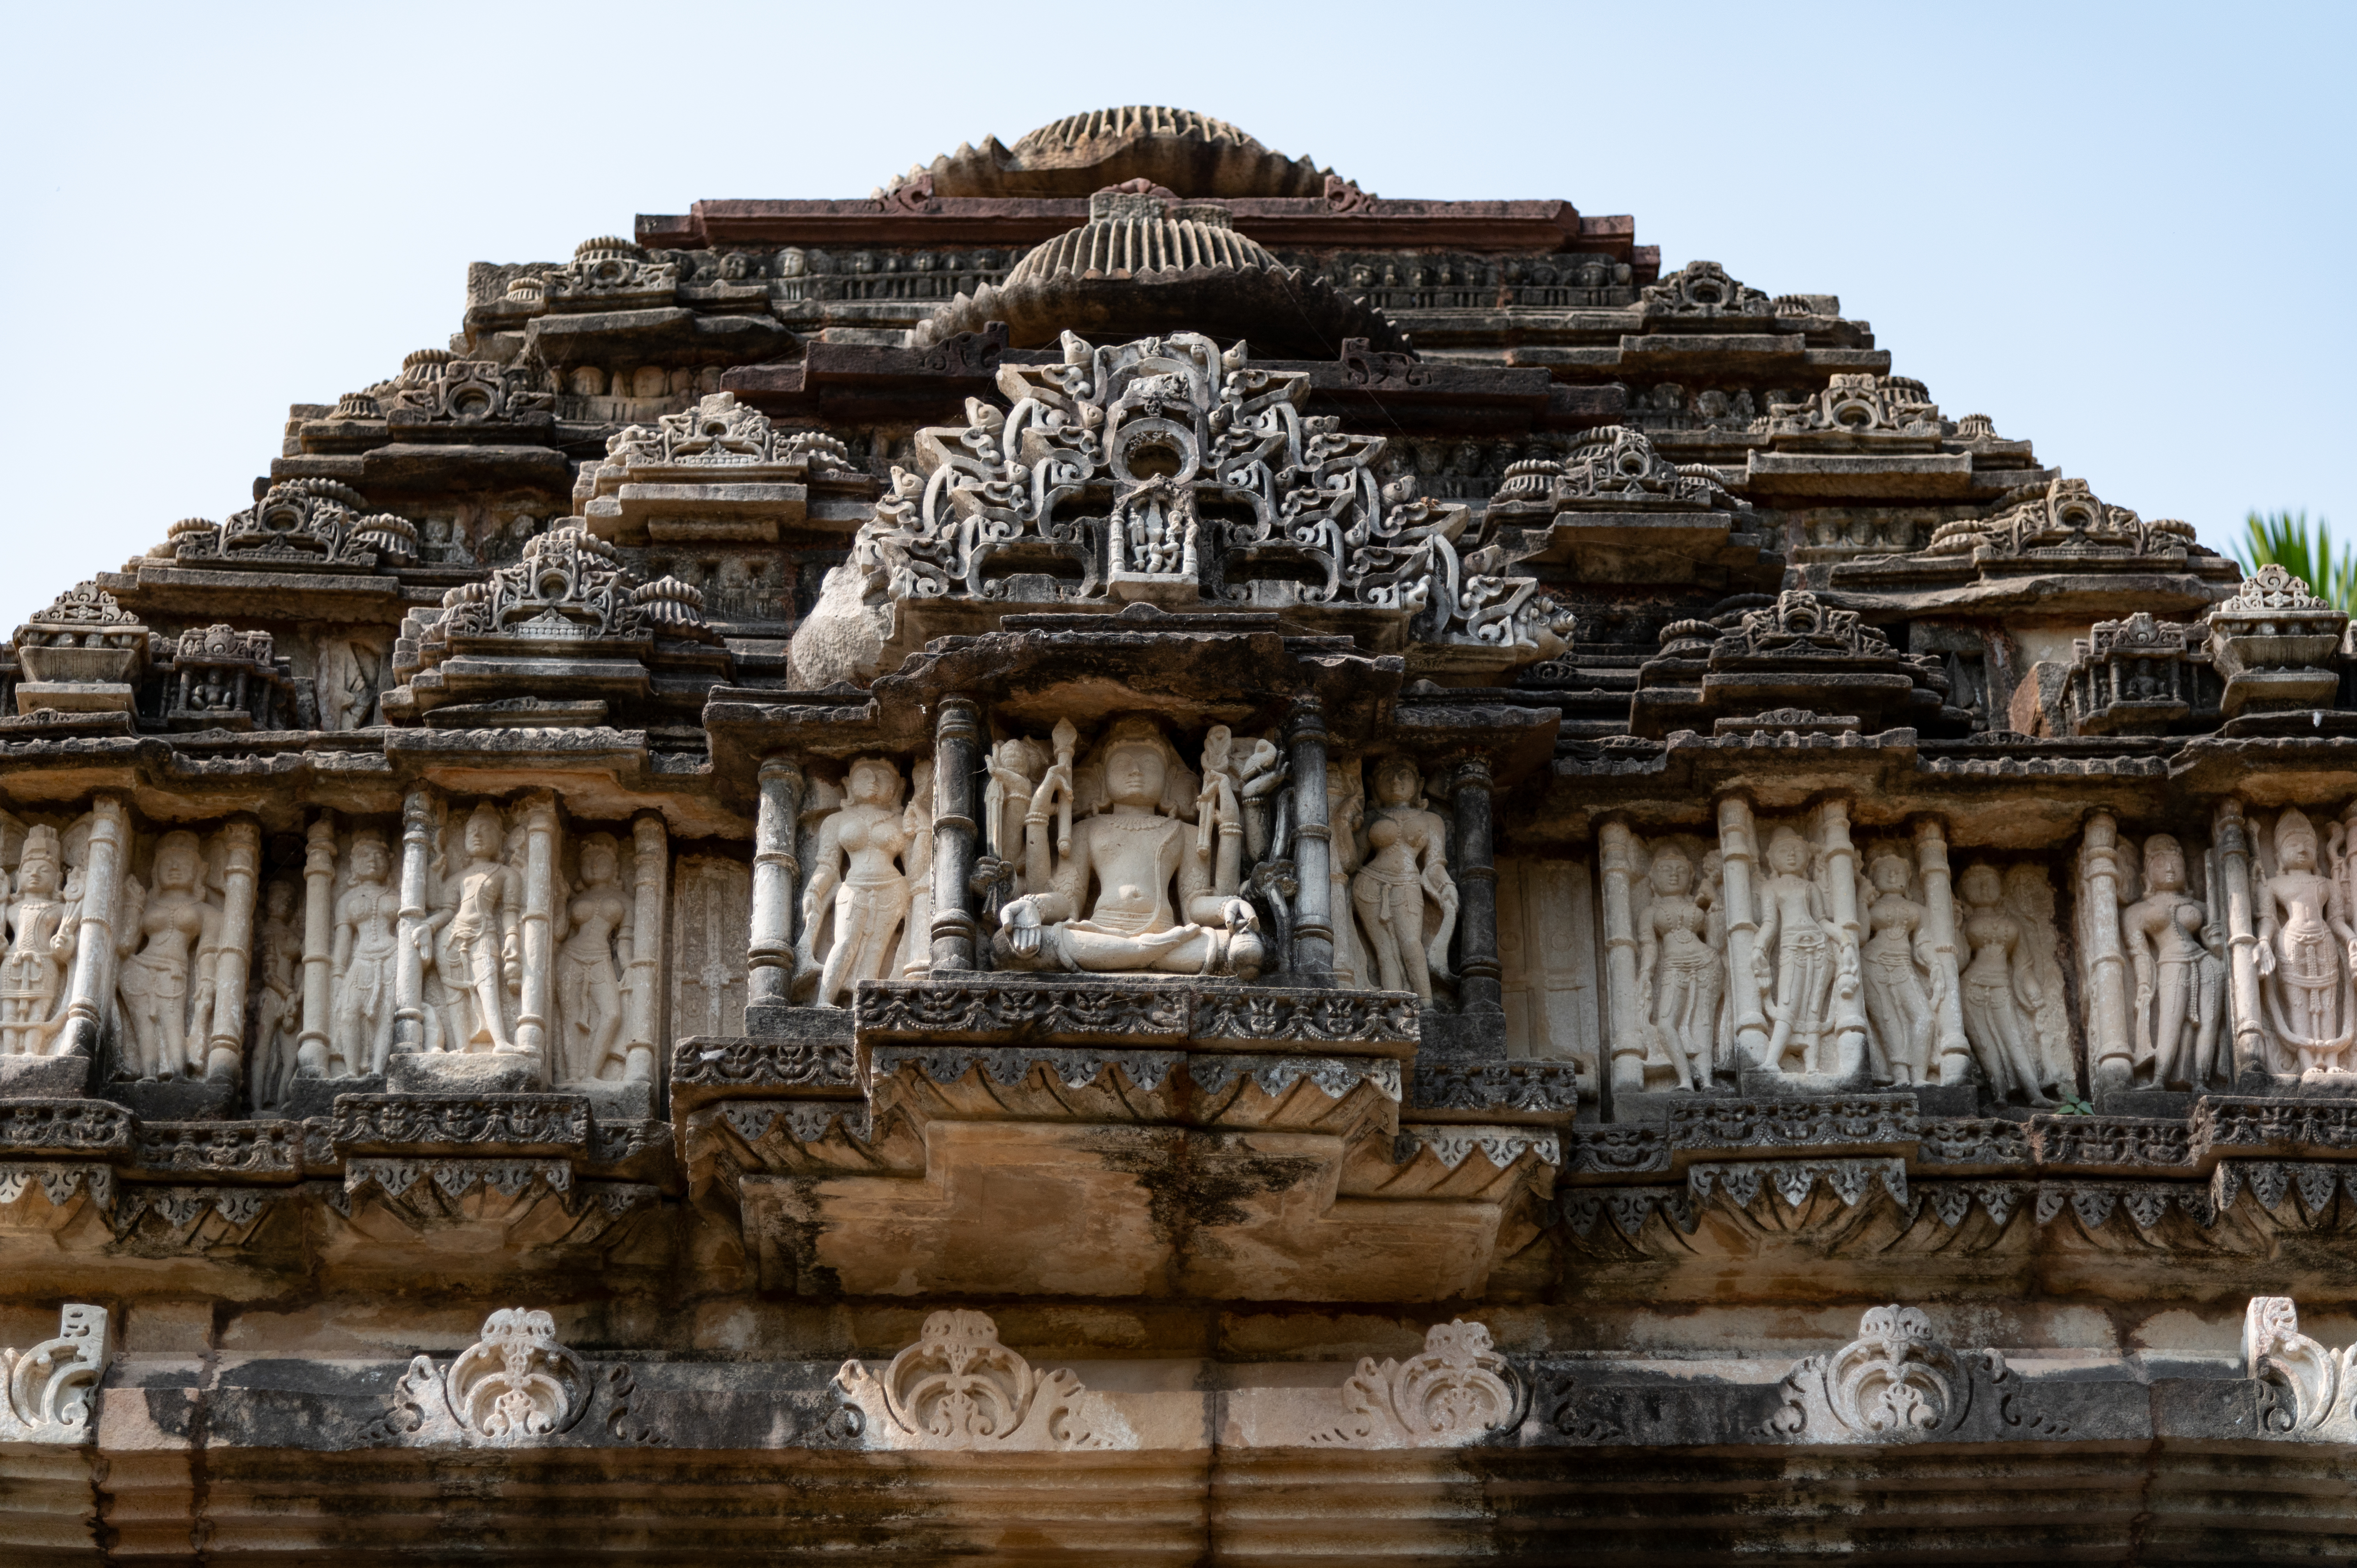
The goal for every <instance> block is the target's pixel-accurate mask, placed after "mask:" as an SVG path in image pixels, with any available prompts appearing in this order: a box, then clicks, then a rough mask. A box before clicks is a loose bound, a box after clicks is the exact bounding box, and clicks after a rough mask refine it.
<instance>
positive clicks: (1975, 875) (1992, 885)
mask: <svg viewBox="0 0 2357 1568" xmlns="http://www.w3.org/2000/svg"><path fill="white" fill-rule="evenodd" d="M1956 891H1957V892H1958V893H1960V894H1962V895H1964V902H1965V903H1967V904H1970V905H1972V906H1973V907H1974V908H1983V909H1985V908H1989V907H1991V906H1993V905H1995V904H1996V902H1997V901H1998V900H1999V899H2001V898H2003V897H2005V883H2004V882H2003V881H2002V880H2001V879H2000V878H1999V877H1998V876H1997V874H1996V866H1994V865H1987V864H1986V863H1984V864H1982V865H1975V866H1970V867H1968V868H1966V870H1965V872H1964V875H1963V876H1962V877H1960V878H1959V879H1958V880H1957V882H1956Z"/></svg>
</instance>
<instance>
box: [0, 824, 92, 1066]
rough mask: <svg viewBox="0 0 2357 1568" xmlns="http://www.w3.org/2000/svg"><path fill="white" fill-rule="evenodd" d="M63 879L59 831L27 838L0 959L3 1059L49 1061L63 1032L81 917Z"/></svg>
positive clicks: (45, 831)
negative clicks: (43, 1058) (68, 980)
mask: <svg viewBox="0 0 2357 1568" xmlns="http://www.w3.org/2000/svg"><path fill="white" fill-rule="evenodd" d="M64 876H65V854H64V850H63V846H62V845H61V844H60V843H59V839H58V832H57V830H56V829H55V828H48V827H37V828H34V829H32V830H31V831H30V832H27V833H26V835H25V848H24V853H23V856H22V858H21V859H20V861H19V862H18V864H17V868H16V897H15V898H14V899H13V900H11V901H10V903H9V905H8V908H7V921H8V951H7V955H6V956H5V958H0V1056H12V1057H18V1056H33V1057H38V1056H47V1055H48V1053H49V1049H50V1047H51V1046H52V1045H53V1044H54V1043H55V1041H56V1039H57V1036H58V1032H59V1029H60V1028H62V1027H63V1026H64V1024H65V995H66V976H67V974H68V972H69V971H70V969H71V968H72V965H73V953H74V945H75V940H76V938H77V937H78V935H79V926H78V921H79V918H80V914H81V911H80V909H79V908H77V903H76V901H70V900H69V899H68V898H67V897H66V895H65V893H64V892H63V890H62V886H61V885H62V882H63V880H64Z"/></svg>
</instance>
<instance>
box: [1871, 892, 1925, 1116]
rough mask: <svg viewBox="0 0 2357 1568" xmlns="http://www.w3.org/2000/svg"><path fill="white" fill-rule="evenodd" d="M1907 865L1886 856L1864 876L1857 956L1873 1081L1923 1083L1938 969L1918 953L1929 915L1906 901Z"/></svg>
mask: <svg viewBox="0 0 2357 1568" xmlns="http://www.w3.org/2000/svg"><path fill="white" fill-rule="evenodd" d="M1908 880H1909V876H1908V866H1907V862H1906V861H1905V860H1904V859H1902V858H1901V857H1900V856H1899V855H1896V854H1889V853H1887V852H1886V853H1884V854H1878V855H1876V856H1875V857H1874V865H1872V866H1871V867H1869V868H1868V870H1867V897H1864V898H1861V899H1860V900H1859V901H1860V902H1861V903H1863V904H1865V906H1866V925H1867V939H1866V946H1865V948H1864V949H1863V950H1861V951H1860V952H1859V955H1858V965H1859V970H1860V979H1861V980H1862V981H1863V982H1864V984H1865V991H1866V1016H1867V1022H1869V1023H1870V1024H1872V1025H1873V1026H1874V1034H1873V1036H1872V1038H1873V1041H1874V1050H1875V1055H1876V1056H1878V1058H1881V1059H1880V1060H1879V1061H1878V1063H1877V1064H1876V1065H1877V1067H1878V1069H1880V1070H1878V1071H1877V1072H1876V1074H1875V1079H1876V1080H1877V1081H1878V1082H1883V1083H1893V1084H1919V1083H1929V1082H1930V1081H1931V1080H1932V1026H1933V1021H1934V1017H1935V1010H1934V1008H1933V1005H1932V985H1933V983H1934V979H1935V977H1936V975H1937V974H1938V970H1937V969H1936V968H1935V967H1934V966H1933V964H1932V960H1931V955H1930V954H1929V953H1927V952H1923V951H1921V942H1922V940H1923V926H1924V922H1925V920H1926V919H1928V918H1930V911H1929V910H1927V909H1925V908H1923V906H1922V905H1921V904H1918V903H1917V902H1915V900H1913V899H1912V898H1910V897H1907V884H1908Z"/></svg>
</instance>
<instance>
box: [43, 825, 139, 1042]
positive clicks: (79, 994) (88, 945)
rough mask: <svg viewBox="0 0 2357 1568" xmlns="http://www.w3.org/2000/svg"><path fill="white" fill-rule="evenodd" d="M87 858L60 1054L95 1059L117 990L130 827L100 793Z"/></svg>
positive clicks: (61, 1032) (83, 873)
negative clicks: (119, 910)
mask: <svg viewBox="0 0 2357 1568" xmlns="http://www.w3.org/2000/svg"><path fill="white" fill-rule="evenodd" d="M90 817H91V822H90V849H89V852H88V853H89V858H88V859H87V860H86V861H85V862H84V863H83V865H82V878H81V926H80V928H79V929H78V930H77V932H76V935H75V939H74V964H73V980H72V983H71V986H70V990H69V991H68V993H67V995H68V1001H67V1003H66V1026H65V1027H64V1028H63V1029H61V1030H59V1032H58V1048H57V1054H58V1055H59V1056H79V1057H96V1056H97V1055H98V1044H99V1039H100V1036H102V1035H103V1034H104V1033H105V1028H106V1004H107V1000H108V998H109V996H110V995H111V994H112V993H113V990H114V906H115V903H116V901H117V899H118V898H119V897H120V896H121V893H122V888H123V861H124V854H125V853H126V852H127V851H128V850H129V848H130V843H129V840H130V836H131V825H130V822H129V821H128V819H127V817H126V815H125V813H124V809H123V802H122V800H120V799H118V798H117V797H115V796H113V795H101V796H100V797H98V799H97V800H93V801H91V808H90Z"/></svg>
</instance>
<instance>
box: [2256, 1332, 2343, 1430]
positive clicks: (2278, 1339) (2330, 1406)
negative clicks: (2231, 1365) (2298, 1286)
mask: <svg viewBox="0 0 2357 1568" xmlns="http://www.w3.org/2000/svg"><path fill="white" fill-rule="evenodd" d="M2243 1361H2244V1367H2245V1368H2246V1369H2247V1370H2248V1372H2249V1375H2250V1378H2251V1380H2252V1381H2253V1382H2255V1383H2260V1384H2263V1385H2265V1386H2266V1390H2267V1391H2268V1392H2269V1393H2271V1394H2272V1395H2273V1396H2274V1397H2273V1399H2272V1401H2271V1402H2270V1403H2269V1404H2268V1405H2267V1406H2266V1407H2265V1408H2263V1409H2262V1411H2261V1412H2260V1417H2259V1430H2260V1431H2261V1432H2262V1433H2263V1434H2266V1435H2268V1436H2273V1437H2295V1436H2296V1437H2305V1438H2309V1439H2313V1440H2316V1441H2319V1442H2330V1443H2344V1444H2345V1443H2349V1442H2352V1441H2357V1404H2352V1401H2357V1346H2343V1347H2342V1348H2340V1349H2338V1350H2333V1349H2329V1348H2326V1347H2324V1346H2323V1345H2320V1344H2319V1343H2318V1342H2317V1341H2315V1340H2314V1339H2311V1338H2309V1337H2308V1336H2307V1335H2305V1334H2302V1333H2301V1332H2300V1331H2299V1308H2298V1306H2297V1305H2294V1303H2293V1301H2292V1298H2291V1297H2289V1296H2287V1295H2255V1296H2253V1297H2252V1298H2251V1303H2250V1305H2249V1306H2247V1307H2245V1308H2244V1312H2243Z"/></svg>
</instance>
